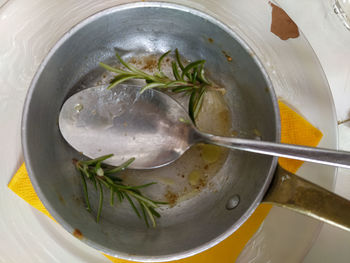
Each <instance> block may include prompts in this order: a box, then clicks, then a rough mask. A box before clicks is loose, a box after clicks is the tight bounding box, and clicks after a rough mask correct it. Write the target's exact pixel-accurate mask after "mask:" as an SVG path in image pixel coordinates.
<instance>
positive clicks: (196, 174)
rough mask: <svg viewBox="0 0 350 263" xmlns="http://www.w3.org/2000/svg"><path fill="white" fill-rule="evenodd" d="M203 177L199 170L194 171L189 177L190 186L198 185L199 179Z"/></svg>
mask: <svg viewBox="0 0 350 263" xmlns="http://www.w3.org/2000/svg"><path fill="white" fill-rule="evenodd" d="M200 177H201V173H200V171H198V170H193V171H192V172H191V173H190V174H189V175H188V181H189V183H190V185H193V186H195V185H197V184H198V183H199V179H200Z"/></svg>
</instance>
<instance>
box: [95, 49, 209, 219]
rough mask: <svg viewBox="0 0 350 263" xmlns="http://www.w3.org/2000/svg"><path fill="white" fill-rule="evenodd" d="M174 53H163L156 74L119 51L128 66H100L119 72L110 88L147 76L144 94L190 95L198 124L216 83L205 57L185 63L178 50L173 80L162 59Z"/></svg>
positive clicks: (192, 110) (193, 117) (190, 104)
mask: <svg viewBox="0 0 350 263" xmlns="http://www.w3.org/2000/svg"><path fill="white" fill-rule="evenodd" d="M170 52H171V50H169V51H167V52H165V53H164V54H163V55H161V56H160V58H159V60H158V64H157V69H158V71H157V72H156V73H154V74H153V75H151V74H148V73H146V72H143V71H142V70H140V69H137V68H136V67H134V66H132V65H130V64H129V63H127V62H125V61H124V60H123V59H122V58H121V56H120V55H119V54H118V53H116V57H117V59H118V60H119V62H120V63H121V64H122V65H123V66H124V67H125V69H120V68H115V67H111V66H109V65H106V64H104V63H102V62H101V63H100V66H101V67H103V68H105V69H106V70H108V71H111V72H114V73H116V76H115V77H114V78H113V79H112V80H111V82H110V85H109V86H108V89H111V88H113V87H115V86H117V85H118V84H120V83H123V82H125V81H127V80H131V79H143V80H145V82H146V84H145V86H144V87H143V88H142V89H141V93H142V92H144V91H145V90H147V89H154V88H157V89H167V90H171V91H172V92H174V93H186V94H189V95H190V100H189V104H188V112H189V115H190V117H191V119H192V121H193V122H194V123H195V119H196V117H197V115H198V113H199V110H200V108H201V106H202V103H203V97H204V94H205V91H206V89H207V88H208V87H211V86H212V84H211V82H209V81H208V79H207V78H206V77H205V72H204V64H205V60H198V61H194V62H191V63H189V64H187V65H184V63H183V62H182V61H181V57H180V54H179V51H178V50H177V49H175V60H174V61H172V63H171V67H172V73H173V78H172V79H171V78H169V77H168V76H166V75H165V74H164V73H163V71H162V62H163V60H164V58H165V57H166V56H168V55H169V54H170ZM145 212H146V213H148V210H147V209H145Z"/></svg>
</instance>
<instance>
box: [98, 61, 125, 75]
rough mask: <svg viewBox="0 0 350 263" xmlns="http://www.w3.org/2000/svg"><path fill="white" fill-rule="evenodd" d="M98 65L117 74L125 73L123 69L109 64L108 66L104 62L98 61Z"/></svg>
mask: <svg viewBox="0 0 350 263" xmlns="http://www.w3.org/2000/svg"><path fill="white" fill-rule="evenodd" d="M99 65H100V66H101V67H103V68H104V69H107V70H108V71H111V72H114V73H118V74H124V73H125V71H124V70H122V69H118V68H114V67H111V66H109V65H107V64H105V63H102V62H100V63H99Z"/></svg>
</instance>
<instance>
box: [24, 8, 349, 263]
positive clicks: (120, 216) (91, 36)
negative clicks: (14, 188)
mask: <svg viewBox="0 0 350 263" xmlns="http://www.w3.org/2000/svg"><path fill="white" fill-rule="evenodd" d="M175 48H178V49H179V50H180V52H181V53H182V54H183V55H184V57H186V58H188V59H190V60H197V59H200V58H205V59H206V60H207V62H206V67H207V71H208V73H210V78H211V79H213V80H214V81H215V82H217V83H220V84H221V85H223V86H224V87H225V88H226V89H227V92H226V94H225V98H226V101H227V103H228V104H229V106H230V110H231V116H232V125H233V127H235V129H236V130H237V131H240V133H241V134H243V135H246V137H249V136H250V135H252V131H253V130H255V129H257V130H259V132H260V135H261V137H262V138H263V139H264V140H267V141H279V140H280V120H279V109H278V104H277V99H276V96H275V94H274V90H273V88H272V86H271V82H270V80H269V78H268V76H267V74H266V72H265V70H264V68H263V67H262V65H261V63H260V62H259V60H258V59H257V58H256V56H255V55H254V52H253V51H252V50H251V49H250V48H249V47H248V46H247V44H246V43H244V42H243V41H242V40H241V39H240V38H239V36H237V35H236V34H235V33H234V32H232V31H231V30H230V29H229V28H228V27H226V26H225V25H223V24H222V23H220V22H219V21H217V20H215V19H214V18H212V17H210V16H208V15H206V14H203V13H201V12H198V11H196V10H193V9H190V8H187V7H184V6H179V5H173V4H167V3H150V2H147V3H134V4H128V5H122V6H117V7H114V8H111V9H108V10H105V11H102V12H100V13H98V14H96V15H93V16H91V17H89V18H88V19H86V20H85V21H83V22H81V23H80V24H78V25H77V26H76V27H74V28H73V29H72V30H70V31H69V32H68V33H67V34H66V35H64V37H63V38H62V39H61V40H60V41H59V42H58V43H57V44H56V45H55V46H54V47H53V49H52V50H51V51H50V53H49V54H48V56H47V57H46V58H45V60H44V61H43V62H42V64H41V66H40V68H39V70H38V72H37V73H36V75H35V77H34V79H33V81H32V84H31V87H30V89H29V92H28V95H27V99H26V103H25V107H24V112H23V123H22V138H23V150H24V157H25V162H26V165H27V169H28V172H29V175H30V178H31V181H32V183H33V186H34V188H35V190H36V192H37V194H38V195H39V197H40V199H41V201H42V202H43V203H44V205H45V207H46V208H47V209H48V210H49V212H50V213H51V215H52V216H53V217H54V218H55V219H56V220H57V221H58V222H59V223H60V224H61V225H62V226H63V227H64V228H65V229H66V230H67V231H69V232H70V233H74V232H77V230H79V233H81V234H82V235H80V237H81V239H82V241H84V242H85V243H87V244H88V245H90V246H92V247H95V248H96V249H98V250H100V251H103V252H105V253H107V254H109V255H112V256H116V257H120V258H125V259H129V260H138V261H153V262H154V261H168V260H174V259H179V258H183V257H187V256H190V255H193V254H196V253H199V252H201V251H203V250H205V249H208V248H210V247H212V246H214V245H215V244H217V243H218V242H220V241H222V240H223V239H225V238H226V237H228V236H229V235H230V234H232V233H233V232H234V231H235V230H236V229H237V228H239V227H240V226H241V225H242V224H243V223H244V221H245V220H246V219H247V218H248V217H249V216H250V215H251V214H252V213H253V212H254V210H255V208H256V207H257V206H258V205H259V204H260V203H261V202H269V203H273V204H276V205H280V206H285V207H288V208H291V209H294V210H297V211H299V212H301V213H304V214H307V215H310V216H313V217H315V218H318V219H320V220H324V221H327V222H329V223H333V224H336V225H338V226H341V227H343V228H345V229H349V228H350V202H349V201H347V200H345V199H343V198H341V197H339V196H336V195H334V194H332V193H331V192H329V191H326V190H324V189H322V188H320V187H318V186H316V185H314V184H311V183H310V182H308V181H305V180H303V179H301V178H299V177H298V176H296V175H293V174H291V173H289V172H287V171H285V170H283V169H282V168H280V167H278V168H276V167H277V158H273V157H269V156H262V155H258V154H252V153H246V152H240V151H231V152H230V153H229V155H228V157H227V160H226V162H225V163H224V165H223V166H222V167H221V169H220V170H219V171H217V173H216V176H215V178H213V180H214V182H215V180H216V187H217V188H216V190H215V191H209V190H208V191H206V190H205V189H204V190H203V191H202V192H201V193H200V194H198V195H197V196H195V197H193V198H192V199H189V200H187V201H183V202H181V203H179V204H178V205H175V206H174V207H171V208H167V209H164V211H161V214H162V218H161V219H160V220H159V222H158V227H157V228H155V229H151V228H149V229H147V228H145V225H144V222H142V221H141V220H139V219H138V218H137V217H136V216H135V214H133V211H132V210H131V209H130V208H129V207H128V206H127V205H120V206H118V207H115V208H112V209H111V208H110V206H109V204H108V200H106V204H104V208H103V213H102V217H101V220H100V223H99V224H97V223H96V222H95V216H94V215H92V214H90V213H89V212H88V211H87V210H86V209H85V204H84V201H83V197H82V196H83V194H82V186H81V182H80V177H79V176H77V172H76V171H75V168H74V166H73V165H72V159H73V158H77V157H81V156H80V154H79V153H78V152H76V151H75V150H73V149H72V148H71V147H69V145H68V144H67V143H66V142H65V141H64V139H63V138H62V136H61V134H60V131H59V128H58V115H59V112H60V109H61V106H62V104H63V102H64V101H65V99H66V98H67V97H68V96H70V95H71V94H73V93H74V92H76V91H77V90H78V89H80V88H82V87H84V85H85V86H86V87H89V86H93V85H94V84H96V83H95V82H96V80H97V79H98V78H99V77H101V74H103V70H102V69H101V68H99V67H98V62H99V61H105V62H108V61H109V60H110V59H111V58H112V57H114V52H115V49H118V51H119V52H120V53H122V54H124V55H126V56H129V57H131V56H133V57H138V56H140V55H143V54H146V53H147V54H152V53H157V54H159V53H162V52H164V51H167V50H169V49H175ZM223 52H224V53H225V54H229V55H230V57H231V58H232V60H233V63H230V61H228V60H227V57H226V56H224V55H223ZM162 169H167V168H166V167H165V168H160V169H157V170H154V171H151V173H154V174H159V175H160V177H159V178H160V179H159V180H160V185H161V181H162V180H161V179H162V178H161V176H162V173H163V176H166V175H167V174H166V173H165V171H166V170H162ZM148 173H149V172H148ZM152 176H153V174H152ZM130 178H139V179H140V178H141V179H145V178H146V179H147V176H146V175H145V176H139V174H131V175H130ZM146 179H145V180H146ZM152 187H153V186H152ZM159 189H162V188H161V187H160V186H159V187H158V188H157V187H154V188H152V189H151V190H152V193H150V194H153V195H156V194H157V191H160V190H159ZM163 190H164V189H163ZM91 199H92V200H94V201H92V207H93V209H94V208H96V207H97V202H98V200H97V199H98V198H97V195H96V194H95V193H94V191H93V190H91Z"/></svg>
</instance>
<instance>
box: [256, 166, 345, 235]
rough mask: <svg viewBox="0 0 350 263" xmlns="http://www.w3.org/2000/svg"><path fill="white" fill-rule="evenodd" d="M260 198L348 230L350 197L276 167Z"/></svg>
mask: <svg viewBox="0 0 350 263" xmlns="http://www.w3.org/2000/svg"><path fill="white" fill-rule="evenodd" d="M263 202H267V203H272V204H275V205H278V206H282V207H286V208H289V209H292V210H295V211H297V212H299V213H302V214H305V215H307V216H310V217H313V218H316V219H318V220H321V221H324V222H327V223H329V224H332V225H334V226H337V227H340V228H342V229H345V230H348V231H350V201H349V200H346V199H344V198H342V197H340V196H338V195H336V194H334V193H332V192H330V191H328V190H326V189H324V188H322V187H319V186H318V185H315V184H313V183H310V182H308V181H306V180H304V179H302V178H300V177H298V176H296V175H294V174H292V173H290V172H288V171H286V170H284V169H283V168H281V167H279V168H278V169H277V171H276V173H275V177H274V179H273V182H272V184H271V186H270V189H269V191H268V193H267V195H266V196H265V198H264V200H263Z"/></svg>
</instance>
